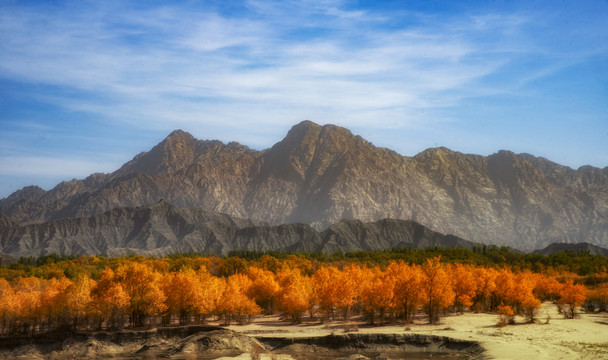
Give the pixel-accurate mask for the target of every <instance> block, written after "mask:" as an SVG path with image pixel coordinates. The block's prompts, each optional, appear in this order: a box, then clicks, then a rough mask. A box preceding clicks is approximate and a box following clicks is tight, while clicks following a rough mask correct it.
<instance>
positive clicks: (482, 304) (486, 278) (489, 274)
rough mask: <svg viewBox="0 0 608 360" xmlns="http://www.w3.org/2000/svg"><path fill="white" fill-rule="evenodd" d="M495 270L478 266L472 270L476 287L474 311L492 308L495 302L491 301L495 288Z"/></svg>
mask: <svg viewBox="0 0 608 360" xmlns="http://www.w3.org/2000/svg"><path fill="white" fill-rule="evenodd" d="M497 275H498V274H497V271H496V270H494V269H492V268H484V267H478V268H476V269H475V270H474V275H473V276H474V279H475V283H476V287H477V291H476V293H475V298H474V300H473V303H474V304H473V307H474V309H475V310H476V311H478V310H480V309H483V310H487V311H489V310H492V309H493V308H494V307H495V306H496V305H497V304H494V303H493V301H492V295H493V294H494V292H495V290H496V276H497Z"/></svg>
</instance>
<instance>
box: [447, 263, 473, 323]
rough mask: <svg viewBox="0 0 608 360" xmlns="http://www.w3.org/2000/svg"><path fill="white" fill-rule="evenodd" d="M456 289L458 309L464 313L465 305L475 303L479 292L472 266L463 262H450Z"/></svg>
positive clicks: (454, 288)
mask: <svg viewBox="0 0 608 360" xmlns="http://www.w3.org/2000/svg"><path fill="white" fill-rule="evenodd" d="M447 271H448V274H450V280H451V283H452V290H453V291H454V295H455V298H454V306H455V307H456V311H458V312H460V313H463V312H464V308H465V307H469V306H471V305H473V299H474V298H475V295H476V294H477V282H476V281H475V273H474V270H473V268H472V267H470V266H465V265H463V264H450V265H448V268H447Z"/></svg>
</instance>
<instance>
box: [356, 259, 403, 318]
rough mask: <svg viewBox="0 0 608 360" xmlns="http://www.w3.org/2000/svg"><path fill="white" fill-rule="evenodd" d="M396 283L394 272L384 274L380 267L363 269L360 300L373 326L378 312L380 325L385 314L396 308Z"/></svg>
mask: <svg viewBox="0 0 608 360" xmlns="http://www.w3.org/2000/svg"><path fill="white" fill-rule="evenodd" d="M396 281H397V279H396V277H395V274H394V273H392V272H388V271H386V272H383V271H381V270H380V269H379V268H378V267H374V268H372V269H369V268H363V276H362V277H361V280H360V284H361V285H362V286H361V290H360V298H361V303H362V304H363V308H364V310H365V311H366V313H367V314H368V317H369V322H370V323H371V324H374V318H375V314H376V311H379V312H380V323H382V322H383V321H384V317H385V314H386V313H387V312H388V311H389V310H393V309H394V308H395V292H394V291H395V284H396Z"/></svg>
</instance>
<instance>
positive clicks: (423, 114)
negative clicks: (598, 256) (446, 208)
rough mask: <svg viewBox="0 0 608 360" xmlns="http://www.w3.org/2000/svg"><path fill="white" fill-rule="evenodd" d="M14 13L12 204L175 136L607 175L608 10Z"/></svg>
mask: <svg viewBox="0 0 608 360" xmlns="http://www.w3.org/2000/svg"><path fill="white" fill-rule="evenodd" d="M142 3H143V2H135V1H133V2H130V1H70V0H66V1H7V0H4V1H1V2H0V198H1V197H5V196H8V195H9V194H10V193H12V192H13V191H15V190H18V189H20V188H21V187H23V186H25V185H29V184H36V185H39V186H42V187H43V188H45V189H50V188H52V187H53V186H54V185H56V184H57V183H58V182H60V181H62V180H70V179H72V178H83V177H85V176H87V175H88V174H90V173H93V172H111V171H113V170H115V169H117V168H118V167H119V166H120V165H121V164H122V163H124V162H126V161H128V160H129V159H131V158H132V157H133V156H134V155H136V154H137V153H139V152H141V151H146V150H149V149H150V148H151V147H152V146H153V145H155V144H157V143H158V142H160V141H161V140H162V139H163V138H164V137H166V136H167V135H168V134H169V133H170V132H171V131H172V130H174V129H178V128H179V129H183V130H185V131H188V132H190V133H192V134H193V135H194V136H195V137H196V138H199V139H219V140H222V141H224V142H228V141H238V142H240V143H242V144H245V145H248V146H250V147H252V148H256V149H263V148H267V147H269V146H271V145H272V144H274V143H276V142H277V141H280V140H281V139H282V138H283V136H284V135H285V133H286V132H287V131H288V129H289V128H290V127H291V126H292V125H294V124H296V123H298V122H300V121H302V120H305V119H308V120H312V121H315V122H317V123H319V124H327V123H333V124H337V125H341V126H345V127H347V128H349V129H351V130H352V131H353V132H354V133H355V134H358V135H361V136H363V137H364V138H366V139H368V140H370V141H371V142H373V143H374V144H375V145H377V146H384V147H388V148H391V149H393V150H396V151H398V152H399V153H401V154H403V155H414V154H416V153H418V152H420V151H422V150H424V149H426V148H429V147H434V146H446V147H449V148H451V149H453V150H456V151H461V152H465V153H475V154H482V155H488V154H491V153H494V152H496V151H498V150H500V149H508V150H512V151H514V152H517V153H520V152H528V153H532V154H534V155H536V156H543V157H546V158H548V159H550V160H552V161H555V162H557V163H560V164H563V165H567V166H570V167H573V168H577V167H579V166H581V165H585V164H590V165H593V166H597V167H605V166H608V145H607V144H608V1H605V0H601V1H599V0H598V1H584V0H582V1H532V0H527V1H479V2H474V1H382V2H377V1H352V2H349V1H333V0H321V1H306V0H304V1H289V0H287V1H263V0H252V1H243V2H239V1H200V2H199V1H183V2H178V1H166V2H163V1H151V2H145V5H143V4H142Z"/></svg>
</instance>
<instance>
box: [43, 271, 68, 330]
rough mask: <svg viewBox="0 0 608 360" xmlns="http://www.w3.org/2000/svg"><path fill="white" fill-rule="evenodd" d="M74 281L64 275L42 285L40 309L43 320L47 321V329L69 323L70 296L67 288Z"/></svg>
mask: <svg viewBox="0 0 608 360" xmlns="http://www.w3.org/2000/svg"><path fill="white" fill-rule="evenodd" d="M71 284H72V282H71V281H70V280H69V279H68V278H66V277H62V278H60V279H57V278H51V279H50V280H49V281H47V282H46V283H45V284H44V285H43V286H42V293H41V295H40V311H41V316H42V319H43V322H46V325H47V330H51V329H52V328H53V326H60V325H68V322H69V314H68V298H67V295H66V290H67V289H68V287H69V286H70V285H71Z"/></svg>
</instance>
